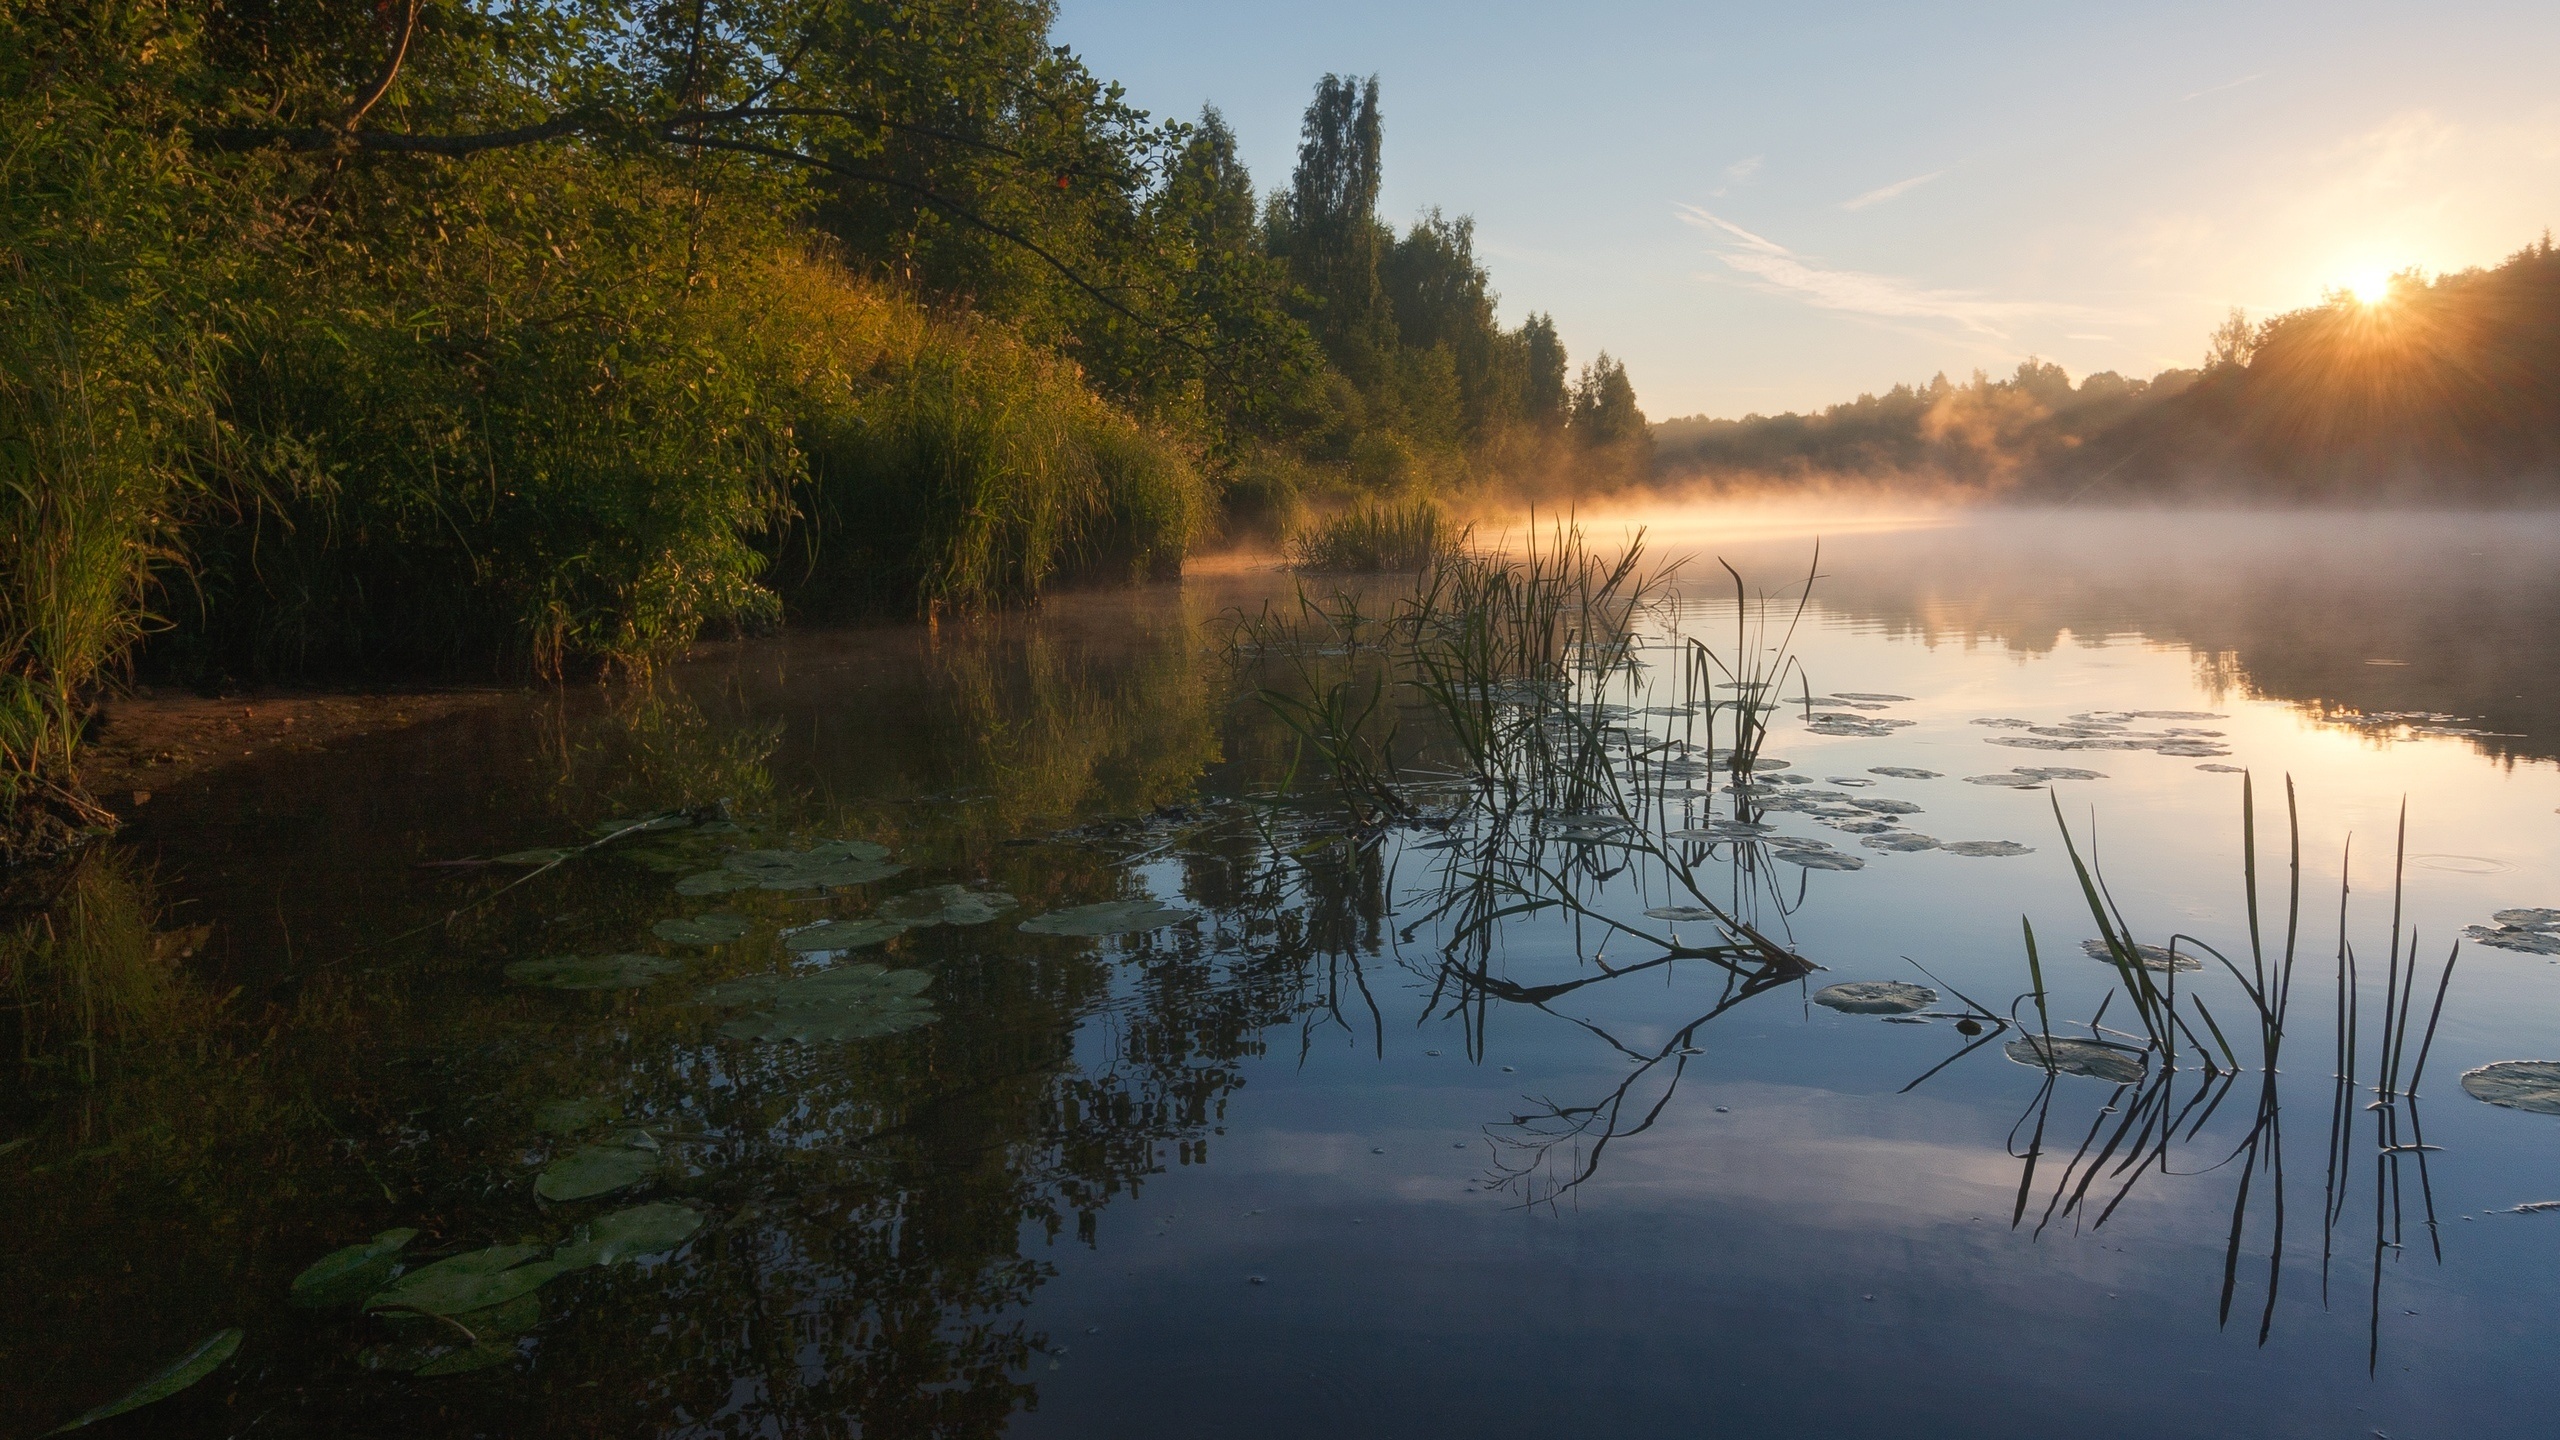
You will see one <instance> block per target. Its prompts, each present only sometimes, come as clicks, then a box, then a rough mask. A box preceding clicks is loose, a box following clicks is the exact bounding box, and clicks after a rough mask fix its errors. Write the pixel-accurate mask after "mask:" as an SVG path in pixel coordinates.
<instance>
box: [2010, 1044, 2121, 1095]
mask: <svg viewBox="0 0 2560 1440" xmlns="http://www.w3.org/2000/svg"><path fill="white" fill-rule="evenodd" d="M2000 1048H2001V1052H2002V1053H2003V1054H2005V1055H2007V1056H2008V1057H2009V1058H2010V1059H2012V1060H2015V1061H2017V1062H2018V1063H2019V1064H2021V1065H2028V1066H2032V1067H2034V1068H2036V1069H2038V1070H2043V1069H2047V1068H2051V1069H2053V1070H2057V1071H2060V1072H2061V1073H2062V1074H2065V1075H2086V1076H2088V1077H2089V1078H2090V1079H2092V1080H2108V1081H2113V1082H2114V1083H2116V1084H2118V1085H2131V1084H2133V1083H2134V1082H2136V1081H2138V1080H2140V1079H2141V1078H2142V1074H2143V1069H2144V1067H2145V1066H2146V1065H2147V1064H2148V1063H2149V1062H2148V1061H2146V1060H2145V1059H2144V1058H2143V1054H2142V1052H2141V1051H2139V1050H2136V1049H2134V1048H2133V1047H2131V1046H2129V1045H2110V1044H2108V1043H2106V1042H2105V1041H2103V1040H2065V1039H2062V1038H2060V1037H2059V1036H2056V1037H2054V1038H2052V1039H2046V1038H2044V1037H2042V1036H2038V1035H2029V1036H2027V1037H2025V1038H2024V1039H2020V1040H2012V1041H2010V1042H2009V1043H2008V1044H2006V1045H2004V1046H2002V1047H2000ZM2048 1060H2049V1061H2050V1065H2048Z"/></svg>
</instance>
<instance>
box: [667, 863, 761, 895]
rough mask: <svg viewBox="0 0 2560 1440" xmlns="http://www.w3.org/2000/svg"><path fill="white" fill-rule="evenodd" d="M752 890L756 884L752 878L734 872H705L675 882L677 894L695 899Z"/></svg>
mask: <svg viewBox="0 0 2560 1440" xmlns="http://www.w3.org/2000/svg"><path fill="white" fill-rule="evenodd" d="M754 888H756V882H755V878H754V877H753V876H749V875H741V874H739V873H738V872H737V871H735V870H706V871H704V872H703V873H702V874H699V875H687V876H686V877H684V878H683V879H681V880H679V881H677V882H676V893H677V894H679V895H690V896H693V897H694V898H696V899H699V898H701V897H702V896H705V895H722V894H726V893H728V892H729V891H731V890H752V889H754Z"/></svg>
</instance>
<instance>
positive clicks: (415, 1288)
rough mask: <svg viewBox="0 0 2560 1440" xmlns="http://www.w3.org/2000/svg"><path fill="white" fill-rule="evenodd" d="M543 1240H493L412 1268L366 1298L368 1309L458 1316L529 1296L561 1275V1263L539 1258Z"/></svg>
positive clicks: (365, 1304)
mask: <svg viewBox="0 0 2560 1440" xmlns="http://www.w3.org/2000/svg"><path fill="white" fill-rule="evenodd" d="M542 1251H543V1247H542V1246H540V1245H492V1246H490V1247H488V1248H487V1249H485V1250H473V1251H470V1252H468V1253H466V1254H462V1255H456V1256H454V1257H452V1258H451V1259H448V1260H439V1261H437V1262H436V1263H434V1264H433V1265H429V1266H426V1267H424V1268H422V1269H417V1270H412V1271H410V1272H409V1273H408V1274H406V1275H403V1276H401V1277H400V1278H399V1279H398V1280H397V1281H394V1282H393V1283H392V1284H390V1285H389V1286H387V1287H385V1288H384V1289H382V1290H381V1291H379V1292H377V1293H376V1294H375V1295H374V1296H373V1298H372V1299H370V1300H367V1301H365V1302H364V1308H366V1309H367V1310H414V1311H417V1312H419V1313H420V1314H425V1315H460V1314H462V1313H464V1312H465V1311H470V1310H484V1309H487V1308H488V1307H490V1306H493V1305H503V1304H505V1303H506V1302H508V1301H510V1300H513V1299H516V1298H517V1297H519V1296H523V1295H530V1294H532V1293H533V1292H534V1291H536V1290H539V1289H541V1288H542V1287H543V1286H544V1285H547V1284H549V1283H550V1282H551V1281H553V1280H555V1279H557V1278H559V1276H560V1275H561V1274H562V1273H563V1267H561V1266H558V1265H554V1264H552V1263H550V1262H549V1261H545V1260H536V1259H535V1258H534V1257H535V1256H538V1255H540V1254H541V1253H542Z"/></svg>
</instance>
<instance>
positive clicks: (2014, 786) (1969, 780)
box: [1964, 770, 2044, 790]
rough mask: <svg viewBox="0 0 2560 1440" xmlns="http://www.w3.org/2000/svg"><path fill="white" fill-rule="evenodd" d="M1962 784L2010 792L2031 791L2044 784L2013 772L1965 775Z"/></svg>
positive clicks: (2033, 778)
mask: <svg viewBox="0 0 2560 1440" xmlns="http://www.w3.org/2000/svg"><path fill="white" fill-rule="evenodd" d="M1964 783H1966V784H1967V785H1998V786H2002V787H2004V788H2006V789H2010V790H2033V789H2035V788H2036V787H2037V786H2039V785H2042V784H2043V783H2044V782H2043V781H2041V780H2038V779H2037V778H2036V777H2034V776H2033V775H2021V774H2019V773H2018V772H2017V771H2015V770H2003V771H2001V772H2000V773H1999V774H1997V775H1967V776H1966V777H1964Z"/></svg>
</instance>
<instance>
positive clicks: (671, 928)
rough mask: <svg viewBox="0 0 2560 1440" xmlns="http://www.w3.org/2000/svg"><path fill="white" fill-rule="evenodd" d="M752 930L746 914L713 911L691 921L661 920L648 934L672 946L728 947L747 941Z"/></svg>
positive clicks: (651, 927)
mask: <svg viewBox="0 0 2560 1440" xmlns="http://www.w3.org/2000/svg"><path fill="white" fill-rule="evenodd" d="M751 928H752V927H751V926H750V925H749V924H748V922H747V917H745V916H744V915H731V914H728V913H726V912H724V911H719V910H714V911H712V912H711V913H710V914H708V915H696V916H694V917H693V918H692V919H690V920H661V921H659V922H658V923H657V924H655V925H652V926H650V927H649V933H650V934H652V935H655V936H657V937H658V938H659V939H661V940H664V941H666V942H667V943H669V944H671V945H729V944H734V943H736V942H737V941H740V940H744V939H746V938H747V931H748V930H749V929H751Z"/></svg>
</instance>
